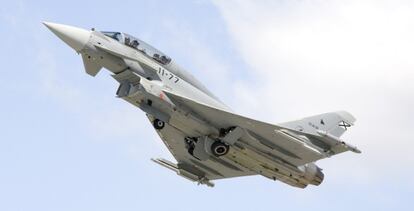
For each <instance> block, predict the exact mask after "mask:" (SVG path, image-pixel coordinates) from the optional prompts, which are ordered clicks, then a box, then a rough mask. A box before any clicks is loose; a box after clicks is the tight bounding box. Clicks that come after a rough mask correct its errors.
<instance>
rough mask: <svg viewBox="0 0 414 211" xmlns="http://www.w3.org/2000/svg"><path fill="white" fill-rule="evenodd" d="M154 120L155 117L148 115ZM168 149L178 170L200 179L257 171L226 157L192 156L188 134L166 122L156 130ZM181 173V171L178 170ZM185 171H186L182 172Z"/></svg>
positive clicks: (243, 174) (227, 176)
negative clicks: (204, 159) (186, 141)
mask: <svg viewBox="0 0 414 211" xmlns="http://www.w3.org/2000/svg"><path fill="white" fill-rule="evenodd" d="M148 118H149V120H150V121H151V122H152V120H153V117H152V116H150V115H148ZM156 131H157V133H158V135H159V136H160V138H161V139H162V141H163V142H164V144H165V145H166V146H167V148H168V150H169V151H170V152H171V154H172V155H173V156H174V158H175V159H176V160H177V166H178V169H177V170H178V171H180V169H181V170H183V171H185V172H190V173H191V174H194V175H197V176H198V177H199V179H201V178H206V179H208V180H216V179H224V178H230V177H239V176H248V175H255V174H256V173H254V172H252V171H250V170H248V169H246V168H245V167H243V166H240V165H237V164H235V163H233V162H232V161H230V160H227V159H226V158H215V157H211V159H209V160H206V161H200V160H198V159H196V158H194V157H193V156H191V155H190V154H189V153H188V151H187V148H186V143H185V137H186V135H185V134H184V133H183V132H181V131H180V130H178V129H176V128H175V127H173V126H171V125H169V124H165V127H164V128H163V129H162V130H156ZM177 173H178V174H180V172H177ZM182 173H184V172H182Z"/></svg>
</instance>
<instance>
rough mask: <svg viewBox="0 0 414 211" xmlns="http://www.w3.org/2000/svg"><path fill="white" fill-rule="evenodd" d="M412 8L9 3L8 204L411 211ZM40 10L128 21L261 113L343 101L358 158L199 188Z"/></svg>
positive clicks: (3, 201)
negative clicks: (313, 179)
mask: <svg viewBox="0 0 414 211" xmlns="http://www.w3.org/2000/svg"><path fill="white" fill-rule="evenodd" d="M413 16H414V5H413V4H412V3H411V2H409V1H398V2H397V1H369V0H366V1H347V2H345V3H344V2H342V1H213V2H210V1H204V0H199V1H122V2H114V1H67V2H56V1H7V2H2V7H1V8H0V33H1V35H2V39H1V41H0V44H1V49H2V51H0V58H1V59H0V61H1V64H2V68H1V70H0V71H1V77H0V90H1V93H2V100H1V103H0V128H2V130H1V133H0V210H4V211H9V210H10V211H12V210H13V211H14V210H42V211H45V210H139V209H153V210H162V209H171V210H178V209H180V210H195V209H198V210H211V209H217V210H228V209H238V210H252V209H256V210H264V209H290V210H299V209H318V210H332V209H335V210H349V209H354V210H362V209H376V210H390V209H401V210H411V204H410V199H411V198H412V196H413V194H414V182H413V180H412V179H411V177H412V175H413V173H414V170H413V169H414V158H413V156H412V153H413V147H414V144H413V143H412V141H413V138H414V137H413V135H412V132H411V131H412V128H413V126H414V124H413V121H412V119H413V117H414V112H413V111H412V108H413V106H414V84H413V83H412V81H413V80H414V74H413V72H412V70H413V69H414V62H413V61H414V60H413V59H412V58H413V55H414V41H413V37H414V36H413V35H414V17H413ZM42 21H51V22H57V23H64V24H70V25H74V26H79V27H83V28H92V27H94V28H96V29H98V30H119V31H124V32H127V33H129V34H133V35H135V36H137V37H140V38H142V39H144V40H145V41H147V42H148V43H151V44H153V45H154V46H156V47H157V48H159V49H161V50H162V51H164V52H165V53H167V54H169V55H170V56H171V57H173V58H174V59H175V60H176V61H177V62H178V63H180V64H181V65H182V66H184V67H186V68H187V69H188V70H189V71H190V72H192V73H193V74H194V75H195V76H196V77H197V78H199V79H200V80H201V81H202V82H203V83H204V84H205V85H206V86H207V87H208V88H209V89H210V90H212V91H213V92H214V93H215V94H216V95H217V96H218V97H219V98H221V99H222V100H223V101H224V102H225V103H226V104H228V105H230V106H231V107H232V108H234V110H235V111H237V112H239V113H241V114H244V115H247V116H250V117H255V118H258V119H261V120H265V121H268V122H274V123H276V122H283V121H288V120H292V119H296V118H300V117H303V116H307V115H313V114H317V113H323V112H327V111H334V110H341V109H345V110H348V111H350V112H351V113H353V114H354V115H355V116H356V118H357V122H356V125H355V127H353V128H351V130H350V131H349V132H348V133H347V134H346V135H345V136H344V138H345V139H346V140H347V142H349V143H352V144H354V145H357V146H358V147H359V148H360V149H361V150H362V151H363V153H362V154H360V155H357V154H353V153H345V154H341V155H338V156H335V157H332V158H330V159H326V160H322V161H320V162H318V164H319V165H320V166H321V167H322V168H323V169H324V173H325V181H324V182H323V183H322V185H321V186H319V187H309V188H307V189H305V190H301V189H296V188H292V187H290V186H287V185H285V184H283V183H279V182H273V181H270V180H267V179H265V178H263V177H259V176H252V177H244V178H235V179H231V180H221V181H216V187H215V188H207V187H204V186H197V185H196V184H194V183H191V182H188V181H187V180H185V179H182V178H180V177H177V176H175V175H174V173H172V172H170V171H167V170H166V169H163V168H161V167H159V166H157V165H155V164H153V163H152V162H151V161H150V158H153V157H165V158H168V159H172V158H171V155H169V153H168V151H167V149H166V148H165V147H164V146H163V144H162V142H161V141H160V139H159V138H158V137H157V135H156V133H155V132H154V131H153V129H152V127H151V125H150V123H149V122H148V121H147V119H146V117H145V115H144V114H143V113H142V112H141V111H140V110H138V109H137V108H134V107H133V106H131V105H129V104H128V103H126V102H123V101H121V100H119V99H116V98H115V97H114V96H115V91H116V88H117V84H116V82H115V81H113V79H112V78H111V77H110V76H109V74H108V73H107V72H102V73H100V74H99V75H98V76H97V77H95V78H92V77H90V76H88V75H86V74H85V73H84V71H83V65H82V62H81V59H80V57H79V56H78V55H76V53H75V52H74V51H73V50H71V49H70V48H69V47H67V46H66V45H65V44H64V43H63V42H61V41H60V40H59V39H58V38H57V37H55V36H54V35H53V34H52V33H51V32H50V31H48V30H47V29H46V28H45V27H44V26H43V25H42V24H41V22H42Z"/></svg>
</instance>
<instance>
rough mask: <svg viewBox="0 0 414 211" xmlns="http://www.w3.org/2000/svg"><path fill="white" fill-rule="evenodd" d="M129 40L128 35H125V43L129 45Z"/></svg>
mask: <svg viewBox="0 0 414 211" xmlns="http://www.w3.org/2000/svg"><path fill="white" fill-rule="evenodd" d="M129 41H131V39H129V37H125V45H128V46H129Z"/></svg>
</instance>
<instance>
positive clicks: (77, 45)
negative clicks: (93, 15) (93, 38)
mask: <svg viewBox="0 0 414 211" xmlns="http://www.w3.org/2000/svg"><path fill="white" fill-rule="evenodd" d="M43 24H44V25H45V26H46V27H47V28H49V29H50V31H52V32H53V33H54V34H55V35H56V36H58V37H59V38H60V39H61V40H63V42H65V43H66V44H68V45H69V46H70V47H71V48H73V49H75V51H77V52H78V51H80V50H82V49H83V48H84V47H85V45H86V43H88V41H89V38H90V34H91V32H90V31H88V30H85V29H82V28H78V27H74V26H68V25H64V24H58V23H50V22H43Z"/></svg>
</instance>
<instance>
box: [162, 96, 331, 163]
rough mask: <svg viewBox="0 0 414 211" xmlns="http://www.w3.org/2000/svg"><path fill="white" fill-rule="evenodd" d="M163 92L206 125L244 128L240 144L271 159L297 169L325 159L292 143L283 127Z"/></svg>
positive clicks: (318, 153)
mask: <svg viewBox="0 0 414 211" xmlns="http://www.w3.org/2000/svg"><path fill="white" fill-rule="evenodd" d="M166 93H167V94H168V96H169V97H170V98H172V99H174V100H175V101H176V103H179V104H181V105H182V106H185V107H187V108H188V109H190V110H192V111H193V112H195V113H197V114H198V115H200V116H202V117H203V118H204V120H205V121H206V122H208V123H209V124H211V125H213V126H215V127H217V128H228V127H234V126H238V127H241V128H243V129H245V131H246V134H245V135H244V136H243V137H242V138H241V144H242V145H243V144H244V145H248V147H251V148H253V149H256V151H258V152H260V153H266V154H267V155H269V156H272V157H274V158H275V160H281V161H282V162H284V163H286V164H289V165H292V166H301V165H304V164H306V163H310V162H313V161H316V160H319V159H322V158H325V157H326V156H325V155H324V154H321V153H320V151H318V150H316V149H315V148H313V147H311V146H309V145H307V144H306V143H304V142H301V141H297V140H296V141H295V140H294V138H291V136H290V134H289V132H290V131H289V129H287V128H284V127H281V126H277V125H272V124H269V123H265V122H261V121H258V120H254V119H250V118H247V117H243V116H240V115H237V114H234V113H230V112H227V111H223V110H220V109H217V108H213V107H210V106H208V105H204V104H201V103H198V102H195V101H193V100H191V99H188V98H185V97H182V96H179V95H176V94H174V93H171V92H166Z"/></svg>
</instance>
